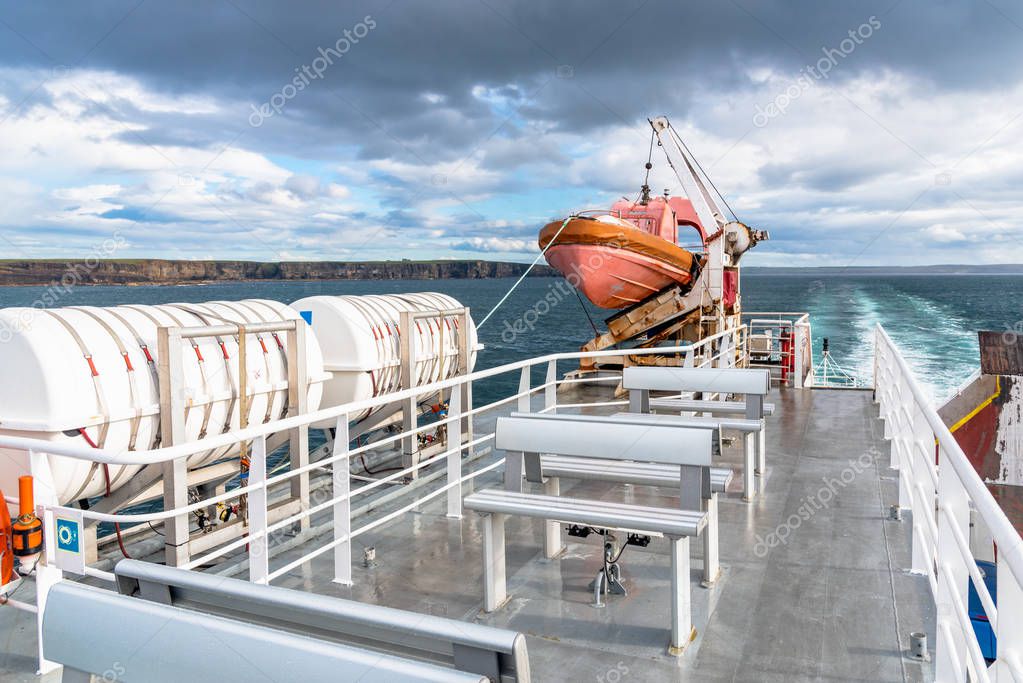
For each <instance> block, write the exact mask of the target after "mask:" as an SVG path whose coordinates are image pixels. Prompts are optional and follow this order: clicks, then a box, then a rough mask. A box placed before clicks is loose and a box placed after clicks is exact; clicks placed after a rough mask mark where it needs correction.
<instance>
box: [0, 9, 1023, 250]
mask: <svg viewBox="0 0 1023 683" xmlns="http://www.w3.org/2000/svg"><path fill="white" fill-rule="evenodd" d="M1020 64H1023V5H1020V4H1019V3H1013V2H1009V0H990V1H989V0H970V1H965V0H964V1H961V2H957V1H942V2H933V0H929V1H924V0H919V1H916V0H885V1H884V2H871V1H869V0H865V1H861V2H855V3H853V2H837V1H834V0H832V1H827V0H824V1H822V0H815V1H813V2H800V1H792V0H789V1H782V0H758V1H754V0H723V1H722V2H714V3H711V2H680V1H679V0H671V1H668V0H613V1H603V0H586V1H584V0H560V1H559V2H539V1H531V2H520V1H518V0H503V1H500V2H499V1H498V0H460V1H458V2H453V1H447V0H435V1H434V2H414V1H412V0H380V1H379V2H375V1H374V2H359V1H355V2H348V1H346V2H337V1H333V2H314V1H307V2H302V3H288V2H276V3H269V2H249V1H246V0H209V1H203V2H174V3H167V2H155V1H154V0H141V1H140V0H129V1H128V2H113V1H112V2H102V3H60V4H55V3H24V2H6V1H5V2H0V150H2V153H0V248H2V249H3V252H4V253H5V256H4V258H59V259H70V258H84V257H90V256H93V257H106V258H180V259H207V258H211V259H216V258H225V259H227V258H229V259H251V260H265V261H277V260H369V259H399V258H410V259H446V258H485V259H493V260H510V261H530V260H532V259H533V258H535V257H536V255H537V254H538V251H537V246H536V234H537V232H538V231H539V229H540V228H541V227H542V226H543V225H544V224H545V223H547V222H549V221H551V220H554V219H557V218H559V217H564V216H565V215H567V214H569V213H571V212H574V211H579V210H584V209H599V208H607V207H609V206H610V204H611V203H612V202H613V201H615V200H616V199H617V198H619V197H621V196H623V195H628V196H635V195H636V193H637V191H638V189H639V186H640V184H641V183H642V181H643V173H644V170H643V164H644V163H645V162H646V159H647V154H648V151H649V143H650V128H649V125H648V123H647V118H648V117H654V116H667V117H668V118H669V119H670V120H671V121H672V123H673V124H674V126H675V128H676V129H677V130H678V131H679V132H680V134H681V135H682V137H683V138H684V139H685V140H686V142H687V144H688V145H689V147H690V149H691V150H692V151H693V153H694V154H695V155H696V156H697V158H698V159H699V160H700V162H701V163H702V165H703V166H704V168H705V169H706V171H707V173H708V174H709V176H710V177H711V178H712V179H713V180H714V182H715V184H716V185H717V187H718V189H719V190H720V191H721V192H722V194H723V195H724V196H725V197H726V198H727V199H728V202H729V204H730V205H731V207H732V208H733V209H734V210H735V212H736V214H737V215H738V217H739V218H740V219H741V220H742V221H743V222H745V223H747V224H749V225H751V226H753V227H755V228H758V229H763V230H767V231H769V233H770V235H771V239H770V240H769V241H768V242H765V243H762V244H760V245H758V246H757V247H756V249H755V250H754V251H753V252H751V253H750V254H749V256H748V257H746V260H744V263H745V264H747V265H757V266H780V265H784V266H814V265H827V266H836V265H837V266H855V265H919V264H936V263H969V264H985V263H1019V262H1023V240H1021V239H1020V237H1021V236H1023V231H1021V230H1020V228H1019V218H1018V216H1019V215H1020V210H1021V209H1023V197H1021V195H1020V192H1019V190H1018V187H1019V184H1020V180H1021V179H1023V147H1021V144H1020V142H1019V140H1020V136H1021V133H1023V69H1021V67H1020ZM658 152H659V151H658V150H655V151H654V157H653V164H654V168H653V170H652V175H651V186H652V187H653V189H654V191H655V192H657V193H660V192H662V191H663V190H665V189H667V190H669V191H671V192H673V193H680V191H681V188H680V187H679V183H678V181H677V179H676V178H675V177H674V176H673V175H672V173H671V170H670V168H669V167H668V166H667V164H666V163H665V161H664V157H663V155H660V154H659V153H658Z"/></svg>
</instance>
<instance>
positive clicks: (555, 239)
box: [476, 216, 573, 330]
mask: <svg viewBox="0 0 1023 683" xmlns="http://www.w3.org/2000/svg"><path fill="white" fill-rule="evenodd" d="M572 218H573V217H572V216H569V217H568V218H566V219H565V221H564V222H563V223H562V224H561V227H560V228H558V231H557V232H556V233H554V237H553V238H552V239H551V241H550V242H548V243H547V246H546V247H544V248H543V250H542V251H541V252H540V253H539V254H537V255H536V258H535V259H533V262H532V263H530V264H529V268H526V272H524V273H523V274H522V276H521V277H520V278H519V279H518V280H517V281H516V282H515V284H514V285H512V287H511V289H509V290H508V292H507V293H506V294H505V295H504V296H503V297H501V300H500V301H498V302H497V305H496V306H494V307H493V308H491V309H490V313H487V315H486V317H484V318H483V320H482V321H480V324H479V325H477V326H476V329H477V330H478V329H480V328H481V327H483V325H484V324H486V322H487V321H488V320H490V316H492V315H494V312H495V311H497V309H498V308H500V307H501V304H503V303H504V302H505V301H507V300H508V297H510V296H511V294H512V292H514V291H515V288H516V287H518V286H519V285H520V284H522V281H523V280H525V279H526V276H527V275H529V271H531V270H533V266H535V265H536V264H537V263H539V262H540V259H541V258H543V255H544V254H546V253H547V250H548V249H550V248H551V245H553V244H554V243H555V242H557V241H558V236H559V235H561V231H562V230H564V229H565V226H566V225H568V222H569V221H570V220H572Z"/></svg>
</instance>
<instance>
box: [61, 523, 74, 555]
mask: <svg viewBox="0 0 1023 683" xmlns="http://www.w3.org/2000/svg"><path fill="white" fill-rule="evenodd" d="M57 550H63V551H65V552H68V553H77V552H78V522H76V521H75V520H73V519H60V518H58V519H57Z"/></svg>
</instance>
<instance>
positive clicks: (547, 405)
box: [543, 360, 558, 413]
mask: <svg viewBox="0 0 1023 683" xmlns="http://www.w3.org/2000/svg"><path fill="white" fill-rule="evenodd" d="M557 382H558V361H557V360H552V361H549V362H548V363H547V380H546V382H545V384H546V386H545V387H544V390H543V409H544V412H547V413H556V412H558V384H557Z"/></svg>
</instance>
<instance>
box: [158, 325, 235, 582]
mask: <svg viewBox="0 0 1023 683" xmlns="http://www.w3.org/2000/svg"><path fill="white" fill-rule="evenodd" d="M156 339H157V353H158V354H159V362H158V364H157V372H158V377H159V384H160V446H161V447H167V446H176V445H179V444H180V443H182V442H183V441H184V439H185V397H184V386H185V384H184V377H185V374H184V368H183V367H182V366H183V363H182V358H181V343H182V341H181V328H179V327H159V328H157V331H156ZM243 372H244V370H243ZM161 469H162V470H163V509H164V510H179V509H181V508H183V507H186V506H187V505H188V465H187V458H174V459H173V460H168V461H167V462H164V463H163V464H162V465H161ZM163 529H164V544H165V547H166V561H167V566H168V567H180V566H182V565H184V564H187V563H188V557H189V549H188V515H177V516H175V517H174V518H173V519H168V520H166V521H165V522H164V525H163Z"/></svg>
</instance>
